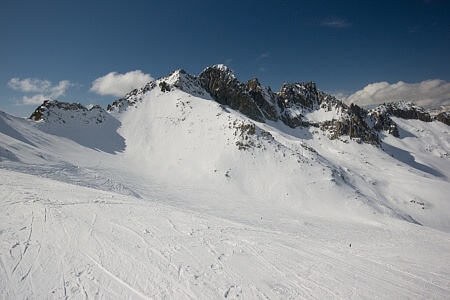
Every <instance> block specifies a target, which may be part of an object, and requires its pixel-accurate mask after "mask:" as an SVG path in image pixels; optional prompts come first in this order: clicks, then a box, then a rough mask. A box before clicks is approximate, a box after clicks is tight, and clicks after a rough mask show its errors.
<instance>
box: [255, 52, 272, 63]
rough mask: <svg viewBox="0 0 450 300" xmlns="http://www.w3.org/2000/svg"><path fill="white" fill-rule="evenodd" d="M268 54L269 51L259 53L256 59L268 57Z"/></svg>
mask: <svg viewBox="0 0 450 300" xmlns="http://www.w3.org/2000/svg"><path fill="white" fill-rule="evenodd" d="M269 56H270V53H269V52H266V53H262V54H261V55H259V56H258V57H257V58H256V61H260V60H262V59H265V58H268V57H269Z"/></svg>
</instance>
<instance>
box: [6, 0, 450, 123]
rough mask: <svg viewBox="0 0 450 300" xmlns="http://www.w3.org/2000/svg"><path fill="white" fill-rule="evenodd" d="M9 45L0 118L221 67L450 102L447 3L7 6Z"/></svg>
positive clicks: (340, 91)
mask: <svg viewBox="0 0 450 300" xmlns="http://www.w3.org/2000/svg"><path fill="white" fill-rule="evenodd" d="M0 37H1V41H2V42H1V46H0V66H1V72H0V110H3V111H6V112H8V113H10V114H13V115H17V116H28V115H30V114H31V112H32V111H33V110H34V109H35V108H36V107H37V106H38V103H39V101H41V100H42V99H44V98H51V99H57V100H61V101H67V102H79V103H82V104H84V105H88V104H100V105H102V106H103V107H106V105H107V104H108V103H111V102H112V101H114V100H116V99H118V98H120V96H119V95H120V94H121V93H124V94H125V93H126V92H127V91H128V89H131V88H132V85H137V86H136V87H139V86H141V85H143V82H145V81H147V80H150V79H151V78H158V77H161V76H165V75H168V74H169V73H170V72H171V71H173V70H176V69H180V68H184V69H185V70H186V71H187V72H189V73H191V74H194V75H197V74H199V73H200V72H201V71H202V70H203V69H204V68H205V67H207V66H210V65H213V64H218V63H225V64H226V65H228V66H229V67H230V68H231V69H233V70H234V72H235V74H236V76H237V77H238V79H239V80H241V81H247V80H248V79H251V78H253V77H258V78H259V79H260V81H261V82H262V84H263V85H268V86H271V88H272V89H273V90H278V89H279V88H280V87H281V84H282V83H283V82H302V81H315V82H316V83H317V86H318V88H319V89H321V90H324V91H326V92H329V93H332V94H335V95H339V96H340V97H342V98H343V99H346V100H347V101H352V102H355V103H357V104H360V105H368V104H371V103H377V102H382V101H386V99H392V100H401V99H403V100H413V101H415V102H418V103H419V104H422V105H426V106H429V107H431V106H438V105H450V54H449V53H450V1H448V0H408V1H392V0H391V1H384V0H381V1H369V0H357V1H320V0H318V1H271V0H266V1H245V0H241V1H233V0H232V1H207V0H198V1H186V0H184V1H178V0H173V1H170V0H166V1H132V0H128V1H117V0H116V1H111V0H110V1H84V0H78V1H57V0H55V1H49V0H46V1H24V0H0ZM112 72H115V73H112ZM108 90H110V91H111V92H108ZM113 90H114V91H113Z"/></svg>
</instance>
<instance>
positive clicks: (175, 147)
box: [118, 80, 412, 220]
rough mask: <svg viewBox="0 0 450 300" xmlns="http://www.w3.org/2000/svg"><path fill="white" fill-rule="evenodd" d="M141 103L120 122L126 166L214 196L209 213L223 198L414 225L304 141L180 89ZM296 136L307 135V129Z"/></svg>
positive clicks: (154, 94)
mask: <svg viewBox="0 0 450 300" xmlns="http://www.w3.org/2000/svg"><path fill="white" fill-rule="evenodd" d="M164 81H165V80H161V81H160V82H164ZM166 82H167V81H166ZM139 98H140V101H139V102H136V104H135V106H133V107H128V109H127V110H126V111H124V112H123V113H121V114H120V115H118V117H119V119H120V121H121V123H122V127H121V128H120V129H119V133H120V134H121V135H122V136H123V137H124V138H125V140H126V144H127V147H126V151H125V153H124V154H125V159H126V160H127V161H128V162H129V164H130V165H133V169H134V170H136V172H138V173H140V174H141V175H142V176H144V177H149V178H153V179H154V178H158V179H160V180H161V179H162V178H163V181H165V182H170V183H171V184H173V185H174V186H177V188H178V189H179V190H186V189H188V190H191V191H192V190H196V191H197V192H198V193H199V196H198V198H199V199H200V198H202V199H203V198H205V197H208V196H206V195H208V194H209V195H210V196H209V197H211V194H214V198H216V199H215V200H212V201H211V204H210V205H211V207H218V208H220V207H221V205H220V203H221V201H222V200H221V199H223V196H222V195H225V194H227V195H230V194H231V195H235V197H231V199H233V200H230V197H226V201H228V202H230V201H232V203H233V205H237V206H238V207H239V206H240V205H242V201H245V202H246V204H245V205H246V206H265V207H271V209H273V210H274V211H275V210H276V211H285V210H286V207H289V209H290V210H292V211H298V212H302V213H311V214H316V215H321V216H325V217H330V218H337V219H341V218H347V219H353V218H355V219H377V218H378V217H379V215H378V214H379V213H382V214H384V213H386V214H388V215H391V216H394V217H400V218H403V219H408V220H412V219H411V218H410V217H409V216H408V215H407V214H403V213H402V212H393V211H392V210H391V209H390V208H389V207H387V206H385V205H384V204H383V203H380V202H378V201H377V200H376V199H369V200H368V199H366V198H365V197H364V196H362V195H361V194H360V193H359V192H358V191H357V190H355V189H354V188H353V187H352V186H349V185H348V184H346V182H345V181H343V180H342V178H341V171H340V169H339V167H338V166H336V165H334V164H333V163H332V162H330V161H328V160H327V159H325V158H324V157H323V156H321V155H319V154H317V153H316V152H315V151H314V150H313V149H312V148H311V147H308V146H307V144H306V143H305V142H304V141H302V140H301V139H296V138H294V137H293V136H288V135H285V134H283V135H281V134H278V133H277V132H278V130H276V129H274V128H273V127H270V126H266V125H264V124H262V123H256V122H253V121H251V120H249V119H248V118H247V117H245V116H242V115H240V114H239V113H237V112H235V111H233V110H230V109H228V108H225V107H224V106H222V105H220V104H218V103H216V102H215V101H212V100H205V99H202V98H198V97H195V96H193V95H191V94H188V93H186V92H184V91H181V90H179V89H176V88H174V89H171V90H170V92H169V91H167V90H166V89H160V88H153V89H151V90H150V91H148V92H147V93H145V94H143V95H139ZM297 132H304V133H305V135H306V136H310V132H309V131H308V130H304V131H301V130H297ZM272 133H273V134H272ZM293 139H294V140H293ZM202 193H203V195H200V194H202ZM243 198H244V199H245V200H243ZM192 199H195V197H192V198H191V199H190V200H186V202H189V201H192ZM185 204H186V205H187V206H188V207H189V208H195V207H196V205H200V203H198V202H195V201H194V202H191V203H185ZM228 205H231V203H228ZM228 205H227V207H229V206H228ZM222 209H226V208H222ZM374 213H375V214H374Z"/></svg>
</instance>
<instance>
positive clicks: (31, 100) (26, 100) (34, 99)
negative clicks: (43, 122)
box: [22, 94, 50, 105]
mask: <svg viewBox="0 0 450 300" xmlns="http://www.w3.org/2000/svg"><path fill="white" fill-rule="evenodd" d="M49 99H50V98H49V97H47V96H45V95H43V94H36V95H34V96H31V97H28V96H23V98H22V104H25V105H41V104H42V103H43V102H44V101H45V100H49Z"/></svg>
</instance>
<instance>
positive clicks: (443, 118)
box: [436, 111, 450, 126]
mask: <svg viewBox="0 0 450 300" xmlns="http://www.w3.org/2000/svg"><path fill="white" fill-rule="evenodd" d="M436 120H438V121H439V122H442V123H444V124H447V125H448V126H450V111H444V112H441V113H439V114H437V115H436Z"/></svg>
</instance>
